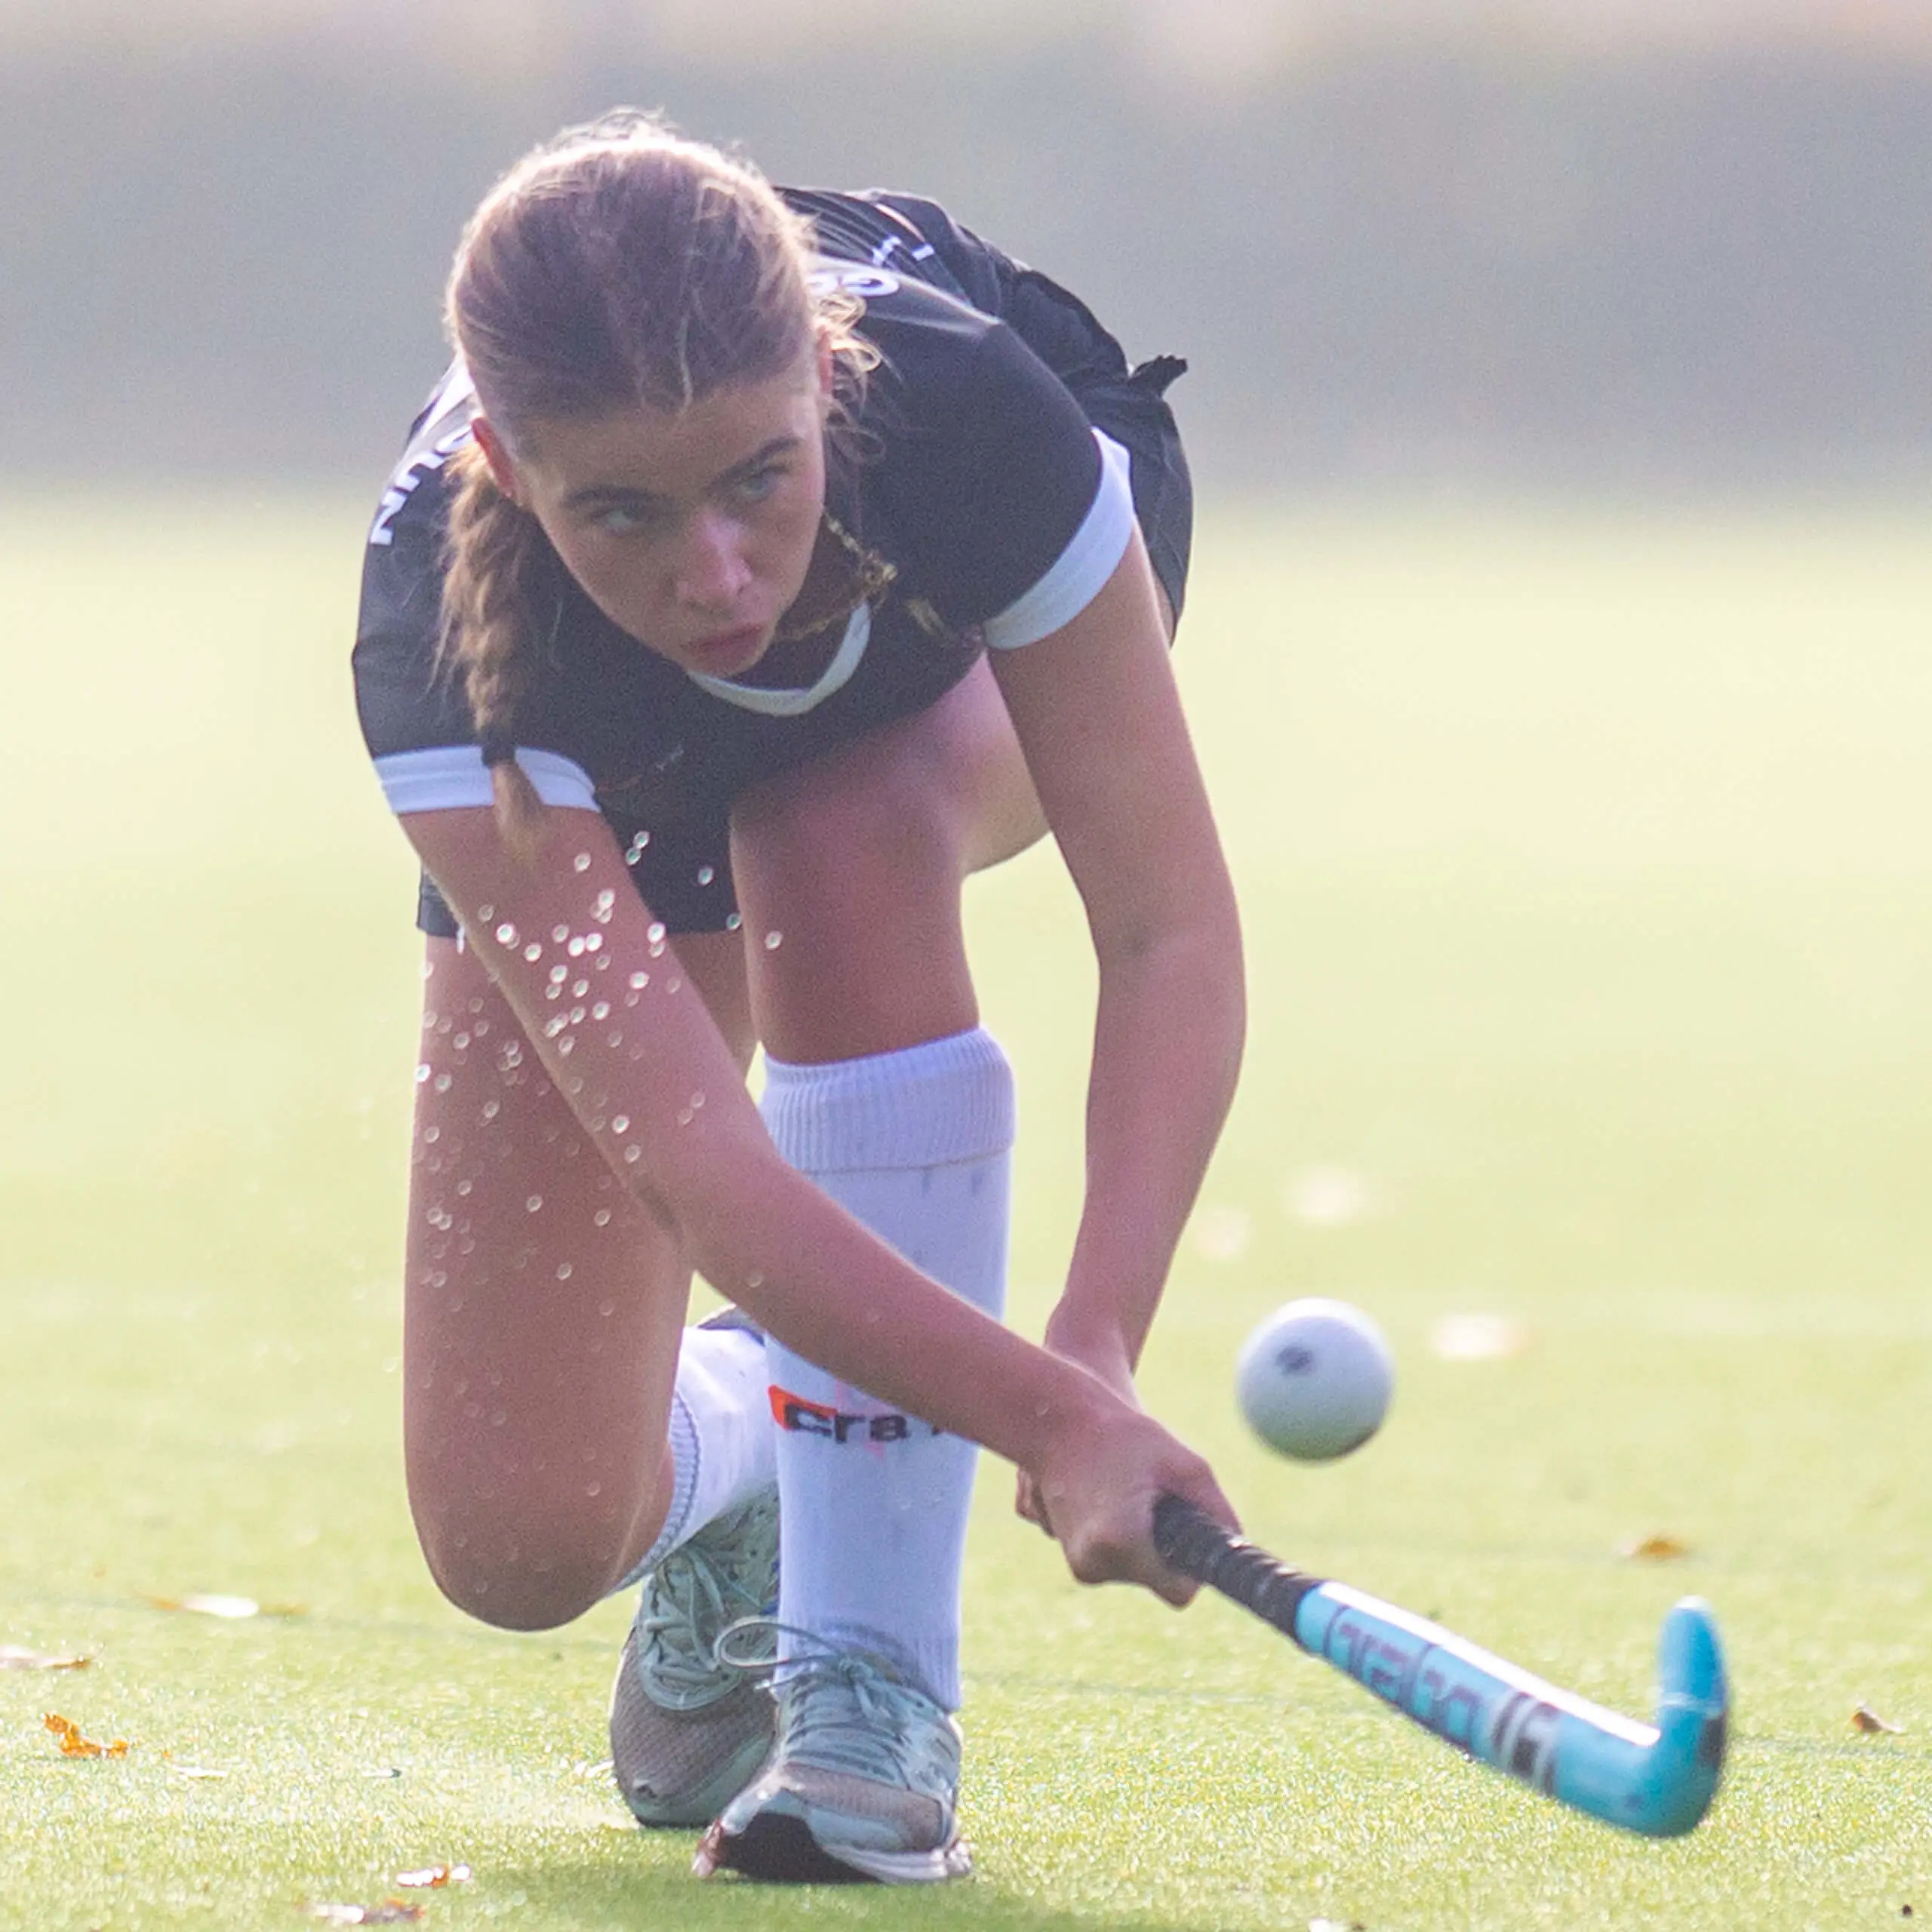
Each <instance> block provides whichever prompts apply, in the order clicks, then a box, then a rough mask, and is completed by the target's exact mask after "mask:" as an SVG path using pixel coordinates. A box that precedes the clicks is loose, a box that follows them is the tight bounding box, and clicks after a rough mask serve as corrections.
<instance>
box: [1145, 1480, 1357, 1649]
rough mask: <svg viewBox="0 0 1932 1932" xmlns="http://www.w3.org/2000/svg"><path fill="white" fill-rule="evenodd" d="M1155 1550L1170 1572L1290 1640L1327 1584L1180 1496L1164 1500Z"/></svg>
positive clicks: (1156, 1526)
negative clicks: (1305, 1602)
mask: <svg viewBox="0 0 1932 1932" xmlns="http://www.w3.org/2000/svg"><path fill="white" fill-rule="evenodd" d="M1154 1547H1155V1549H1157V1550H1158V1552H1160V1556H1161V1561H1162V1562H1163V1563H1164V1564H1167V1565H1168V1567H1169V1568H1170V1569H1172V1570H1178V1571H1180V1573H1181V1574H1182V1575H1183V1576H1184V1577H1192V1578H1193V1579H1194V1580H1195V1582H1196V1583H1205V1584H1206V1585H1207V1587H1208V1588H1209V1589H1213V1590H1219V1591H1220V1593H1221V1594H1222V1595H1223V1596H1224V1597H1226V1598H1229V1599H1230V1600H1231V1601H1233V1602H1235V1603H1238V1604H1240V1605H1241V1607H1242V1608H1243V1609H1244V1610H1251V1611H1254V1614H1255V1615H1256V1616H1257V1617H1260V1619H1261V1620H1262V1621H1263V1623H1272V1625H1273V1626H1275V1629H1277V1630H1278V1631H1280V1632H1281V1634H1282V1635H1284V1636H1287V1637H1294V1636H1295V1612H1296V1611H1297V1610H1299V1609H1300V1607H1301V1600H1302V1598H1303V1597H1305V1596H1306V1595H1308V1593H1309V1591H1310V1590H1318V1589H1320V1588H1321V1585H1322V1583H1323V1579H1322V1578H1321V1577H1311V1576H1309V1575H1308V1574H1307V1573H1306V1571H1300V1570H1291V1569H1290V1568H1289V1567H1288V1566H1287V1564H1285V1563H1284V1562H1282V1561H1281V1560H1280V1559H1279V1558H1276V1557H1272V1556H1270V1555H1269V1554H1268V1552H1266V1550H1265V1549H1257V1547H1256V1546H1255V1545H1254V1544H1253V1543H1250V1542H1249V1541H1248V1540H1247V1539H1246V1538H1245V1537H1238V1536H1236V1535H1235V1534H1234V1532H1233V1531H1232V1530H1226V1529H1223V1527H1221V1525H1220V1524H1219V1523H1217V1522H1216V1521H1215V1520H1214V1518H1213V1517H1211V1516H1210V1515H1207V1512H1205V1511H1204V1510H1201V1509H1196V1508H1195V1506H1194V1505H1193V1504H1192V1503H1188V1502H1184V1501H1183V1500H1182V1499H1181V1498H1180V1497H1178V1496H1164V1497H1161V1500H1160V1501H1159V1502H1158V1503H1155V1506H1154ZM1295 1641H1297V1643H1299V1642H1300V1641H1301V1640H1300V1638H1298V1637H1296V1638H1295Z"/></svg>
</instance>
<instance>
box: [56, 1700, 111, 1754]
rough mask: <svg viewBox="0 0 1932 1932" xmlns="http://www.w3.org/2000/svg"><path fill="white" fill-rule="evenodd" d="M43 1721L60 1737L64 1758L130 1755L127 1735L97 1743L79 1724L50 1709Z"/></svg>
mask: <svg viewBox="0 0 1932 1932" xmlns="http://www.w3.org/2000/svg"><path fill="white" fill-rule="evenodd" d="M41 1721H42V1723H43V1724H45V1725H46V1727H48V1730H51V1731H52V1732H53V1734H54V1736H55V1737H57V1738H59V1739H60V1755H61V1756H62V1757H63V1758H125V1757H126V1756H127V1755H128V1740H126V1739H125V1737H117V1738H116V1739H115V1740H114V1742H113V1743H112V1744H97V1743H95V1742H94V1740H93V1739H92V1738H91V1737H82V1735H81V1727H80V1726H79V1725H78V1724H75V1723H73V1722H72V1721H71V1720H69V1719H68V1718H63V1717H62V1716H60V1715H59V1714H58V1713H57V1712H53V1711H49V1712H48V1713H47V1714H46V1715H45V1717H43V1718H42V1719H41Z"/></svg>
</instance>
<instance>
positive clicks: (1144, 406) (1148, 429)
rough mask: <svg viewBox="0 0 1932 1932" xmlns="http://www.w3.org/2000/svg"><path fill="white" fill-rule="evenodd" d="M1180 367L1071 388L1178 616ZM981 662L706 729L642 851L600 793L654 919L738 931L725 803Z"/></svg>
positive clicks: (428, 912) (427, 884)
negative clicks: (707, 755)
mask: <svg viewBox="0 0 1932 1932" xmlns="http://www.w3.org/2000/svg"><path fill="white" fill-rule="evenodd" d="M1185 367H1186V365H1185V364H1184V363H1183V362H1180V361H1178V360H1177V358H1173V357H1171V356H1162V357H1158V358H1155V360H1154V361H1152V362H1148V363H1143V365H1141V366H1140V368H1137V369H1136V370H1134V371H1133V372H1132V373H1131V374H1128V375H1124V376H1120V377H1111V378H1107V379H1105V380H1094V381H1091V382H1086V383H1074V384H1072V385H1070V386H1072V389H1073V393H1074V395H1075V398H1076V399H1077V400H1078V402H1079V403H1080V405H1081V408H1082V409H1083V410H1084V411H1085V413H1086V415H1087V417H1088V421H1090V422H1091V423H1092V424H1093V426H1094V428H1095V429H1098V430H1099V431H1100V432H1101V433H1102V434H1103V435H1106V436H1108V437H1109V438H1112V440H1113V441H1115V442H1116V443H1118V444H1119V445H1121V448H1124V450H1125V451H1127V453H1128V476H1129V481H1130V484H1131V488H1132V491H1133V496H1134V518H1135V521H1137V523H1138V525H1140V532H1141V535H1142V537H1143V540H1145V542H1146V546H1147V552H1148V555H1149V558H1150V560H1151V561H1152V565H1153V568H1154V574H1155V578H1156V580H1158V583H1159V584H1160V586H1161V589H1162V591H1163V592H1164V593H1165V594H1166V596H1167V598H1168V605H1169V607H1170V608H1171V610H1172V611H1173V612H1174V614H1175V616H1176V617H1179V615H1180V610H1181V605H1182V603H1183V599H1184V597H1185V595H1186V588H1187V568H1188V556H1189V545H1190V543H1191V540H1192V529H1193V518H1194V497H1193V489H1192V484H1191V482H1190V481H1189V475H1188V468H1187V459H1186V455H1185V454H1184V453H1183V451H1182V448H1181V443H1180V432H1179V431H1178V430H1177V428H1176V426H1175V423H1174V414H1173V412H1172V411H1171V410H1170V409H1169V408H1168V405H1167V402H1166V400H1165V395H1164V392H1165V390H1166V389H1167V386H1168V384H1169V383H1171V382H1172V381H1173V380H1174V377H1177V375H1179V374H1180V372H1181V371H1182V370H1183V368H1185ZM1021 648H1023V649H1028V650H1031V649H1033V648H1036V647H1035V646H1032V645H1025V646H1022V647H1021ZM980 654H981V653H980V651H979V650H978V649H977V648H969V649H964V650H961V651H954V652H951V653H948V654H944V655H943V656H940V657H934V658H933V659H931V660H926V661H925V662H924V663H922V664H921V665H920V666H918V668H917V669H908V670H907V671H906V672H905V674H904V675H897V676H894V677H892V678H888V679H884V680H882V681H875V682H874V683H872V684H871V685H869V686H868V688H867V696H866V702H865V703H864V704H863V706H860V705H857V704H850V705H848V704H841V703H839V702H838V700H836V699H835V700H832V702H830V703H827V704H826V705H825V706H822V707H821V708H820V710H819V711H817V712H814V713H813V714H811V724H810V727H809V728H806V729H804V730H801V729H800V728H799V725H800V723H801V721H793V722H792V725H791V728H789V730H788V731H786V734H784V735H783V737H782V738H781V737H779V736H778V735H777V734H774V733H771V732H769V731H764V730H763V729H761V727H760V724H759V722H758V720H756V719H755V718H752V716H751V715H749V714H742V715H737V716H734V717H733V718H729V719H726V720H723V721H718V723H715V724H714V729H715V728H722V729H724V730H726V731H732V732H734V733H736V734H738V736H739V738H740V742H739V743H737V744H735V745H734V746H731V747H728V748H725V749H726V752H727V755H724V756H721V757H720V758H717V759H715V760H713V761H710V762H709V764H708V766H707V770H708V771H709V774H710V776H709V778H708V780H707V781H706V784H705V786H704V788H703V790H702V791H697V792H694V789H693V788H692V787H691V786H688V785H686V786H681V787H680V788H679V792H678V798H677V800H676V804H675V809H670V810H667V809H666V808H665V804H664V803H663V801H661V800H660V801H655V802H654V807H653V808H651V809H649V810H648V811H647V810H646V809H645V807H644V805H643V804H642V803H641V802H640V803H639V804H638V808H637V810H636V811H635V822H636V823H638V825H640V826H641V825H643V824H645V823H648V825H649V827H650V832H649V838H648V843H645V844H641V845H640V844H638V841H637V840H636V838H635V834H633V833H632V832H630V831H629V822H630V820H632V817H633V814H632V812H631V811H628V810H626V808H625V804H626V801H605V799H604V798H602V796H601V795H600V798H599V802H600V804H606V810H605V818H606V820H607V821H608V822H609V823H610V824H611V827H612V829H613V830H614V832H616V833H617V836H618V839H619V842H620V844H626V854H625V856H626V860H627V861H628V862H629V864H630V866H631V868H632V878H634V880H635V882H636V885H637V889H638V894H639V895H640V896H641V897H642V898H643V900H645V903H646V904H648V906H650V908H651V913H652V915H653V917H654V918H657V919H660V920H662V921H663V923H664V925H665V927H666V929H667V930H668V931H670V932H672V933H673V934H678V933H690V932H718V931H724V930H727V929H728V928H734V927H735V925H736V924H737V894H736V893H735V891H734V889H733V886H732V881H731V806H732V804H733V801H734V800H735V799H736V798H737V797H738V795H740V793H741V792H746V791H748V790H749V789H751V788H752V786H755V785H757V784H758V783H761V782H762V781H763V780H765V779H768V778H772V777H777V775H778V774H780V772H781V771H786V770H789V769H793V768H796V767H797V766H798V765H800V764H805V763H809V762H810V761H811V760H812V759H814V758H820V757H823V756H824V755H826V754H827V753H828V752H832V751H834V750H835V749H838V748H839V747H840V746H842V745H845V744H848V743H852V742H854V740H857V739H860V738H861V737H864V736H865V735H866V734H867V733H868V732H869V731H877V730H878V729H880V728H882V727H883V726H884V725H887V724H893V723H895V722H897V721H898V720H899V719H900V718H908V717H912V716H915V715H917V714H918V712H921V711H923V710H925V709H928V707H930V706H931V705H933V704H934V703H937V701H938V700H939V699H940V698H941V697H943V696H944V695H945V694H946V692H947V691H949V690H951V689H952V687H953V686H954V685H956V684H958V681H960V679H961V678H963V677H964V676H965V675H966V673H967V672H968V671H969V670H970V669H971V668H972V666H973V664H974V662H975V661H976V660H977V658H978V657H979V656H980ZM627 841H628V842H627ZM416 923H417V925H418V926H419V927H420V928H421V929H422V930H423V931H424V932H426V933H428V934H432V935H434V936H435V937H439V938H443V939H454V937H457V931H458V928H457V919H456V916H455V915H454V913H453V912H451V910H450V909H449V906H448V903H447V902H446V901H445V900H444V898H443V896H442V894H441V893H440V892H438V891H437V890H436V888H435V885H434V884H432V882H431V881H430V879H429V876H428V875H427V874H425V875H423V879H422V883H421V887H420V892H419V895H418V899H417V919H416Z"/></svg>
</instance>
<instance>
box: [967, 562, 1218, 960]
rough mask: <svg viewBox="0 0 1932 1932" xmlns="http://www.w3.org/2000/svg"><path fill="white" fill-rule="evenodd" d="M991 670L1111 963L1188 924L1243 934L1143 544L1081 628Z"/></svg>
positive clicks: (1008, 656)
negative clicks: (1230, 924)
mask: <svg viewBox="0 0 1932 1932" xmlns="http://www.w3.org/2000/svg"><path fill="white" fill-rule="evenodd" d="M992 659H993V670H994V674H995V676H996V677H997V678H998V681H999V685H1000V690H1001V694H1002V695H1003V696H1004V698H1005V700H1006V705H1007V709H1008V712H1009V714H1010V715H1011V718H1012V720H1013V724H1014V730H1015V731H1016V732H1017V734H1018V737H1019V739H1020V748H1021V749H1022V750H1023V752H1024V753H1025V755H1026V764H1027V768H1028V770H1029V773H1030V774H1031V775H1032V780H1033V784H1034V788H1035V790H1036V791H1037V792H1038V794H1039V797H1040V802H1041V806H1042V807H1043V808H1044V811H1045V813H1046V817H1047V823H1048V825H1049V826H1051V828H1052V829H1053V832H1054V838H1055V839H1056V840H1057V841H1058V843H1059V845H1060V850H1061V851H1062V853H1063V854H1064V856H1065V857H1066V864H1067V869H1068V870H1069V872H1071V873H1072V875H1073V879H1074V882H1075V885H1076V886H1077V887H1078V888H1079V891H1080V894H1081V899H1082V900H1083V902H1084V904H1085V906H1086V908H1087V912H1088V919H1089V921H1090V923H1091V925H1092V927H1093V929H1094V939H1095V943H1096V945H1097V946H1098V947H1099V948H1100V949H1101V952H1102V955H1103V958H1104V957H1105V956H1106V953H1107V951H1108V949H1109V948H1110V947H1117V948H1120V949H1128V950H1131V949H1136V948H1137V947H1139V946H1144V945H1146V944H1147V943H1150V942H1151V941H1152V940H1154V939H1155V938H1156V937H1158V936H1160V935H1161V934H1164V933H1167V932H1171V931H1173V930H1174V928H1175V927H1176V926H1177V924H1197V923H1198V921H1201V920H1202V919H1207V920H1211V921H1215V922H1217V923H1219V922H1220V921H1223V920H1227V921H1232V918H1233V896H1232V888H1231V886H1230V885H1229V881H1228V877H1227V871H1226V864H1225V863H1224V861H1223V858H1222V855H1221V849H1220V838H1219V836H1218V835H1217V832H1216V830H1215V828H1214V815H1213V811H1212V809H1211V807H1210V805H1209V803H1208V800H1207V789H1206V787H1205V786H1204V783H1203V782H1202V780H1201V771H1200V767H1199V764H1198V762H1197V761H1196V759H1195V755H1194V747H1193V744H1192V740H1191V739H1190V737H1189V734H1188V729H1187V721H1186V718H1185V717H1184V715H1183V712H1182V710H1181V704H1180V693H1179V691H1178V690H1177V687H1176V685H1175V683H1174V670H1173V666H1172V665H1171V662H1170V660H1169V654H1168V641H1167V635H1166V632H1165V629H1164V625H1163V623H1162V621H1161V615H1160V611H1159V607H1158V601H1157V598H1156V594H1155V586H1154V578H1153V573H1152V570H1151V569H1150V568H1149V565H1148V562H1147V556H1146V549H1145V548H1144V547H1143V545H1142V543H1141V540H1140V534H1139V532H1138V531H1135V532H1134V534H1133V535H1132V537H1131V540H1130V541H1129V543H1128V548H1127V550H1126V552H1125V553H1124V555H1122V557H1121V560H1120V561H1119V563H1118V565H1115V568H1114V571H1113V573H1112V576H1111V577H1109V578H1108V580H1107V581H1106V583H1105V584H1104V585H1103V586H1102V588H1101V589H1100V592H1099V593H1098V594H1097V595H1096V596H1094V598H1092V599H1091V601H1089V602H1088V604H1087V605H1085V606H1084V608H1082V609H1081V611H1078V614H1075V616H1074V617H1072V619H1070V620H1069V621H1068V622H1067V623H1064V624H1063V625H1062V626H1061V627H1060V629H1058V630H1057V631H1055V632H1053V633H1051V635H1048V636H1047V637H1044V638H1041V639H1040V640H1039V641H1038V642H1037V643H1034V644H1029V645H1024V646H1023V647H1022V648H1019V649H1017V650H1012V651H996V652H995V653H993V654H992Z"/></svg>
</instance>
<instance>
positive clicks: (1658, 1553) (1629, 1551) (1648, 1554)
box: [1617, 1536, 1690, 1563]
mask: <svg viewBox="0 0 1932 1932" xmlns="http://www.w3.org/2000/svg"><path fill="white" fill-rule="evenodd" d="M1617 1555H1619V1556H1622V1557H1626V1558H1629V1560H1630V1561H1632V1562H1636V1563H1675V1562H1676V1561H1678V1558H1681V1557H1685V1556H1688V1555H1690V1545H1689V1544H1688V1543H1682V1542H1680V1541H1679V1540H1678V1539H1677V1538H1676V1537H1666V1536H1654V1537H1637V1538H1635V1539H1633V1540H1632V1541H1631V1542H1629V1543H1619V1544H1618V1545H1617Z"/></svg>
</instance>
